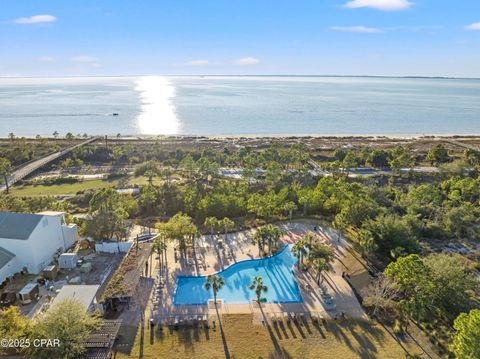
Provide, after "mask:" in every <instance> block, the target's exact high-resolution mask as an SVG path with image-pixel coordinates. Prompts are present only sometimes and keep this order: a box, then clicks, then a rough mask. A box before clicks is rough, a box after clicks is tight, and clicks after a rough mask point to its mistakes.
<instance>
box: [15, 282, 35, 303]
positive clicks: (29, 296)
mask: <svg viewBox="0 0 480 359" xmlns="http://www.w3.org/2000/svg"><path fill="white" fill-rule="evenodd" d="M39 292H40V290H39V288H38V284H37V283H28V284H27V285H25V287H23V288H22V289H21V290H20V292H18V294H17V297H18V299H19V300H20V303H22V304H29V303H31V302H32V301H34V300H36V299H37V297H38V295H39Z"/></svg>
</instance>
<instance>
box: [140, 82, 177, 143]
mask: <svg viewBox="0 0 480 359" xmlns="http://www.w3.org/2000/svg"><path fill="white" fill-rule="evenodd" d="M135 90H136V91H137V92H138V96H139V98H140V102H141V112H140V114H139V115H138V116H137V125H138V128H139V130H140V133H142V134H146V135H147V134H148V135H174V134H177V133H178V132H179V130H180V122H179V120H178V118H177V114H176V112H175V106H174V105H173V103H172V98H173V97H175V88H174V87H173V85H172V84H171V83H170V81H168V80H167V79H166V78H165V77H161V76H147V77H142V78H140V79H138V80H137V82H136V86H135Z"/></svg>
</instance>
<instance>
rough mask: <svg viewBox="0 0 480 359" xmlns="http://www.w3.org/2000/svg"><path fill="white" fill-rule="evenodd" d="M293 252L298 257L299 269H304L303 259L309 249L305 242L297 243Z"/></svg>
mask: <svg viewBox="0 0 480 359" xmlns="http://www.w3.org/2000/svg"><path fill="white" fill-rule="evenodd" d="M292 252H293V254H294V255H295V257H297V259H298V262H297V265H298V269H302V267H303V258H304V257H305V256H306V255H307V253H308V252H307V248H306V247H305V242H304V240H303V239H300V240H299V241H298V242H297V243H295V244H294V245H293V247H292Z"/></svg>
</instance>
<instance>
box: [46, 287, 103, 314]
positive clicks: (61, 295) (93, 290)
mask: <svg viewBox="0 0 480 359" xmlns="http://www.w3.org/2000/svg"><path fill="white" fill-rule="evenodd" d="M98 288H100V286H99V285H72V284H66V285H64V286H63V287H62V289H60V292H58V294H57V296H56V297H55V299H53V302H52V305H51V306H50V308H53V307H55V305H57V304H58V303H60V302H62V301H64V300H65V299H75V300H77V301H78V302H79V303H80V304H81V305H82V307H83V308H85V311H87V310H88V308H89V307H90V305H91V304H92V302H93V299H94V298H95V295H96V294H97V291H98Z"/></svg>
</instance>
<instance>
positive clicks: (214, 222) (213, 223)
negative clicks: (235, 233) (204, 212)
mask: <svg viewBox="0 0 480 359" xmlns="http://www.w3.org/2000/svg"><path fill="white" fill-rule="evenodd" d="M203 225H204V226H205V227H207V228H209V229H210V236H211V237H212V238H213V231H214V230H215V229H216V228H217V227H218V218H216V217H207V218H205V222H203Z"/></svg>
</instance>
